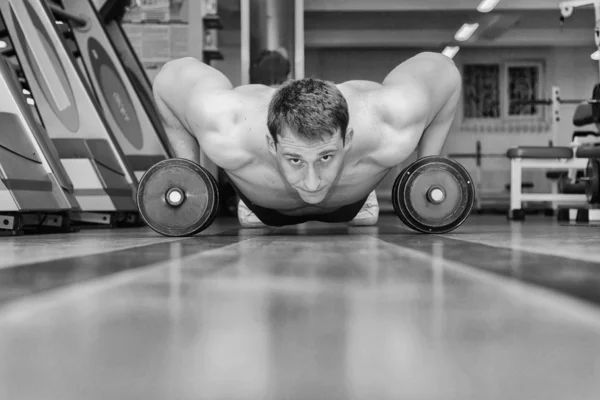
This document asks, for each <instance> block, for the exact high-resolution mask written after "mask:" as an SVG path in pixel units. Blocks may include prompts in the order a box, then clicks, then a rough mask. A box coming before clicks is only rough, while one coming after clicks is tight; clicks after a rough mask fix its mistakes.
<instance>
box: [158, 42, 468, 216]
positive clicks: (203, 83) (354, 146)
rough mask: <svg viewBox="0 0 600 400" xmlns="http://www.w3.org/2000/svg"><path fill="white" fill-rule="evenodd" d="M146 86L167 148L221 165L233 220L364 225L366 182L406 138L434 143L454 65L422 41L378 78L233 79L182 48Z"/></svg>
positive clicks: (372, 210)
mask: <svg viewBox="0 0 600 400" xmlns="http://www.w3.org/2000/svg"><path fill="white" fill-rule="evenodd" d="M153 89H154V97H155V100H156V103H157V107H158V109H159V112H160V114H161V117H162V120H163V122H164V125H165V128H166V130H167V136H168V138H169V141H170V144H171V146H172V148H173V151H174V153H175V156H176V157H179V158H185V159H189V160H192V161H195V162H199V160H200V149H202V151H204V153H205V154H206V155H207V156H208V157H209V158H210V159H211V160H212V161H213V162H214V163H215V164H216V165H218V166H219V167H221V168H222V169H223V170H224V171H225V172H226V173H227V175H228V176H229V178H230V180H231V182H232V186H233V187H234V189H235V191H236V193H237V194H238V196H239V197H240V199H241V200H240V205H239V207H238V217H239V219H240V222H241V223H242V226H244V227H253V226H263V224H266V225H270V226H283V225H293V224H298V223H303V222H306V221H310V220H317V221H324V222H350V223H353V224H355V225H370V224H374V223H376V222H377V218H378V214H379V212H378V211H379V208H378V204H377V199H376V196H375V192H374V190H375V188H376V187H377V185H378V184H379V183H380V182H381V180H382V179H383V178H384V177H385V176H386V174H387V173H388V172H389V171H390V170H391V169H392V168H394V167H396V166H398V165H399V164H401V163H402V162H403V161H404V160H406V159H407V158H408V157H409V156H410V155H411V154H412V152H413V151H414V150H415V149H417V148H418V149H417V150H418V157H419V158H421V157H425V156H429V155H439V154H440V153H441V151H442V147H443V146H444V143H445V141H446V137H447V135H448V131H449V129H450V125H451V123H452V120H453V119H454V115H455V112H456V107H457V104H458V99H459V96H460V91H461V77H460V73H459V71H458V69H457V68H456V66H455V65H454V63H453V62H452V60H450V59H449V58H447V57H446V56H443V55H441V54H438V53H421V54H418V55H416V56H414V57H412V58H410V59H409V60H407V61H405V62H403V63H402V64H400V65H398V66H397V67H396V68H394V69H393V70H392V71H391V72H390V73H389V74H388V75H387V76H386V78H385V79H384V80H383V82H382V83H381V84H380V83H375V82H370V81H349V82H344V83H341V84H338V85H335V84H333V83H331V82H327V81H322V80H318V79H311V78H307V79H300V80H293V81H289V82H286V83H284V84H283V85H281V86H280V87H278V88H272V87H268V86H263V85H246V86H240V87H237V88H233V87H232V85H231V82H230V81H229V80H228V79H227V78H226V77H225V76H224V75H223V74H221V73H220V72H219V71H217V70H215V69H214V68H212V67H210V66H208V65H206V64H204V63H202V62H200V61H198V60H196V59H193V58H183V59H179V60H174V61H171V62H169V63H167V64H166V65H165V66H164V67H163V69H162V70H161V71H160V73H159V74H158V75H157V76H156V78H155V81H154V87H153Z"/></svg>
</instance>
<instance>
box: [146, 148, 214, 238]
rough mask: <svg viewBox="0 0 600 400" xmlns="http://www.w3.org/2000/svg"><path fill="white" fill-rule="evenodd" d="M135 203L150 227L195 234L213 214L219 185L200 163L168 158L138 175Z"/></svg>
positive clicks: (162, 231)
mask: <svg viewBox="0 0 600 400" xmlns="http://www.w3.org/2000/svg"><path fill="white" fill-rule="evenodd" d="M137 203H138V208H139V211H140V215H141V217H142V219H143V220H144V221H145V222H146V224H148V226H149V227H150V228H152V229H153V230H154V231H156V232H158V233H160V234H162V235H165V236H189V235H195V234H196V233H199V232H201V231H203V230H204V229H206V228H208V227H209V226H210V225H211V224H212V223H213V221H214V219H215V217H216V216H217V214H218V212H219V203H220V201H219V189H218V186H217V181H216V180H215V178H214V177H213V176H212V175H211V174H210V173H209V172H208V171H207V170H206V169H204V168H203V167H201V166H200V165H198V164H196V163H194V162H192V161H189V160H184V159H181V158H172V159H169V160H164V161H161V162H159V163H157V164H156V165H154V166H152V167H151V168H150V169H148V171H146V173H145V174H144V175H143V176H142V179H141V180H140V186H139V189H138V196H137Z"/></svg>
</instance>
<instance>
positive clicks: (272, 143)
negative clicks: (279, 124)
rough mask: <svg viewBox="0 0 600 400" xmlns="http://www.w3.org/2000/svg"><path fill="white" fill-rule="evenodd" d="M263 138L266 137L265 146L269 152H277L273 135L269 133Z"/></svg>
mask: <svg viewBox="0 0 600 400" xmlns="http://www.w3.org/2000/svg"><path fill="white" fill-rule="evenodd" d="M265 139H267V148H268V149H269V151H270V152H271V154H273V155H275V154H277V144H276V143H275V141H274V140H273V137H272V136H271V135H265Z"/></svg>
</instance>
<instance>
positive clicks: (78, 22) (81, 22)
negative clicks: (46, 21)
mask: <svg viewBox="0 0 600 400" xmlns="http://www.w3.org/2000/svg"><path fill="white" fill-rule="evenodd" d="M47 4H48V8H50V10H52V12H53V13H54V15H55V16H57V17H59V18H61V19H65V20H67V21H69V22H70V23H72V24H73V25H75V26H78V27H84V26H86V25H87V21H86V20H85V18H83V17H81V16H79V15H75V14H72V13H70V12H67V11H65V10H63V9H62V8H60V7H59V6H57V5H56V4H51V3H47Z"/></svg>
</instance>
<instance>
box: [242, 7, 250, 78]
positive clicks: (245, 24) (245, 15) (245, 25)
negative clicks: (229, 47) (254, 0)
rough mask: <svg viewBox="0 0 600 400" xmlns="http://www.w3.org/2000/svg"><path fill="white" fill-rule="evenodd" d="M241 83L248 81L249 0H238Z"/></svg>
mask: <svg viewBox="0 0 600 400" xmlns="http://www.w3.org/2000/svg"><path fill="white" fill-rule="evenodd" d="M240 9H241V12H240V25H241V29H240V30H241V40H242V42H241V46H240V49H241V74H242V76H241V82H240V84H241V85H248V84H249V83H250V0H240Z"/></svg>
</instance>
